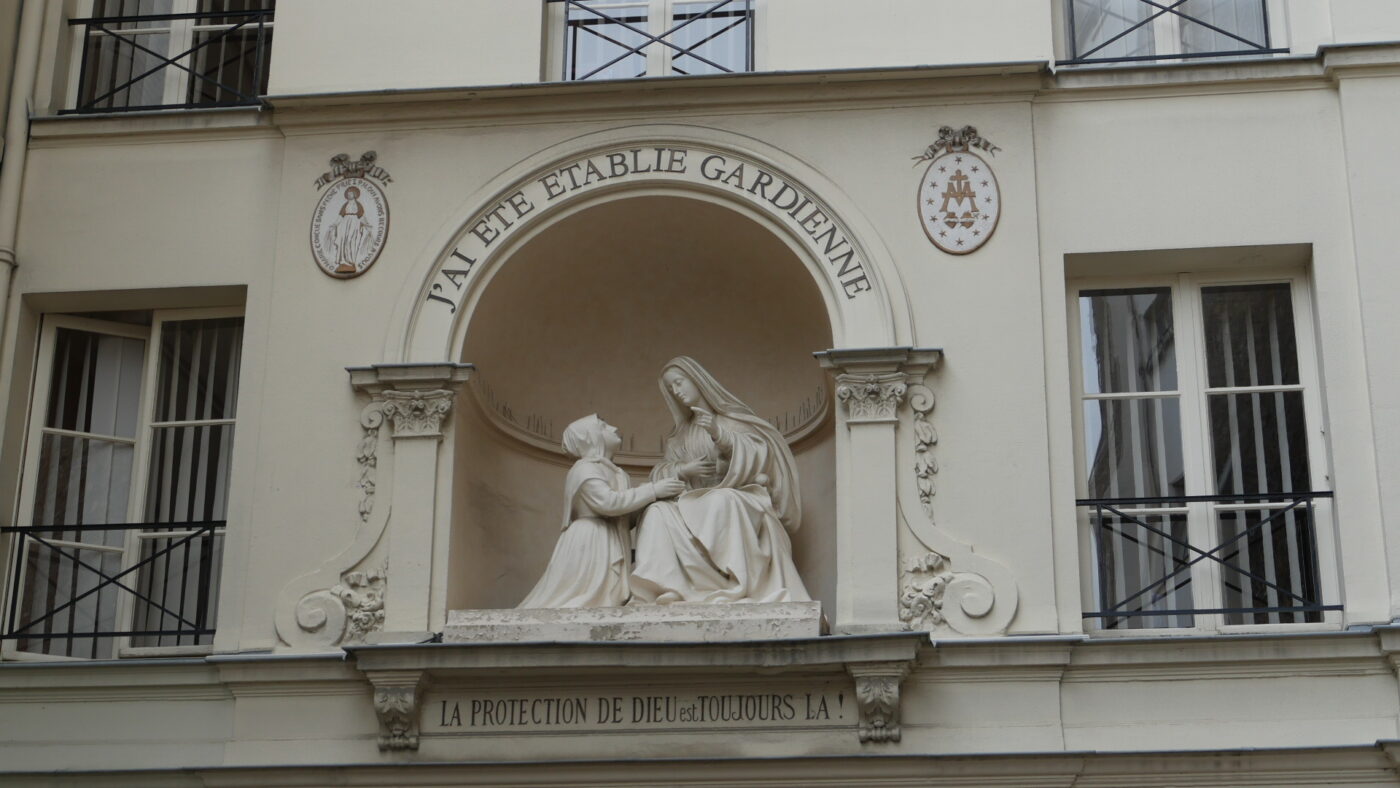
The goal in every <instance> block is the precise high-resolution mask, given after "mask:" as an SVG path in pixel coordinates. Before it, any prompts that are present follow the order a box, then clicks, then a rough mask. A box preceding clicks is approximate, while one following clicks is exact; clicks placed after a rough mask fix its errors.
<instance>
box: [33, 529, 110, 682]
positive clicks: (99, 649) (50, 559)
mask: <svg viewBox="0 0 1400 788" xmlns="http://www.w3.org/2000/svg"><path fill="white" fill-rule="evenodd" d="M40 536H42V537H44V538H46V539H47V538H50V537H49V535H48V534H41V535H40ZM120 570H121V554H120V553H114V552H106V551H99V550H84V549H81V548H72V547H62V548H55V547H49V546H47V545H44V544H41V543H39V542H35V541H32V540H31V539H26V540H25V564H24V573H25V574H24V596H23V602H22V603H21V604H20V610H19V617H18V618H19V620H18V621H17V622H15V626H14V629H15V630H16V633H17V634H24V635H28V636H29V637H24V638H20V639H19V640H18V642H17V648H18V649H19V650H20V651H27V652H31V653H39V654H56V655H62V656H67V657H87V658H89V659H107V658H110V657H112V656H114V654H113V651H112V649H113V645H114V642H113V640H112V639H111V638H99V637H52V636H53V635H73V634H83V633H87V634H92V633H96V632H111V631H113V630H114V629H116V619H117V594H118V592H119V589H117V587H116V586H114V585H111V584H107V585H102V586H101V587H99V585H100V584H101V582H102V577H101V575H107V576H108V577H111V576H113V575H115V574H116V573H117V572H119V571H120ZM99 572H100V573H101V574H99ZM74 600H76V601H74ZM69 603H71V604H69ZM45 636H49V637H45Z"/></svg>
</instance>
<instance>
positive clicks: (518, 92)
mask: <svg viewBox="0 0 1400 788" xmlns="http://www.w3.org/2000/svg"><path fill="white" fill-rule="evenodd" d="M1048 70H1049V64H1048V63H1047V62H1046V61H1043V60H1017V61H1008V62H1004V63H951V64H944V65H914V66H896V67H866V68H845V69H807V70H792V71H749V72H743V73H738V74H705V75H694V76H668V77H646V78H642V79H607V80H603V79H600V80H588V81H586V82H573V81H552V82H514V83H505V84H494V85H452V86H438V87H426V88H381V89H377V90H357V91H339V92H324V93H282V94H276V95H271V96H264V97H263V100H264V101H266V102H267V104H268V105H269V106H271V107H272V108H273V109H276V110H282V109H317V108H324V107H337V106H347V105H354V106H365V105H371V104H380V105H382V104H423V103H434V102H451V101H463V100H467V101H474V102H480V101H488V100H492V99H508V98H531V97H542V96H559V95H585V94H591V95H598V94H608V93H646V94H649V95H664V94H665V93H670V92H684V91H689V90H692V89H696V88H702V89H705V90H707V91H711V90H715V89H719V88H765V87H783V86H789V85H809V84H811V83H813V82H816V83H820V84H823V85H839V84H867V83H872V82H904V83H907V82H926V81H949V80H957V79H967V78H969V77H995V78H1000V79H1002V80H1008V79H1009V80H1012V81H1017V80H1016V78H1017V77H1024V76H1026V75H1039V74H1042V73H1045V72H1047V71H1048ZM1015 89H1016V90H1022V89H1024V87H1023V86H1021V85H1020V84H1019V82H1018V84H1017V86H1016V88H1015Z"/></svg>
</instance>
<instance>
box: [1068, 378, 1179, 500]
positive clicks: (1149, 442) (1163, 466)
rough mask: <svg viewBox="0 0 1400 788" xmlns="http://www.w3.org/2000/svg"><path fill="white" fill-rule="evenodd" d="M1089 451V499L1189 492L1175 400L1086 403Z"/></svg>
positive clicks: (1086, 440)
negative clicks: (1182, 460)
mask: <svg viewBox="0 0 1400 788" xmlns="http://www.w3.org/2000/svg"><path fill="white" fill-rule="evenodd" d="M1084 450H1085V461H1086V463H1087V464H1088V468H1087V470H1088V474H1087V475H1088V480H1089V486H1088V493H1089V497H1090V498H1145V497H1151V496H1162V495H1185V494H1186V481H1185V475H1184V471H1183V469H1182V462H1181V409H1180V404H1179V403H1178V402H1177V400H1175V399H1166V398H1144V399H1120V400H1092V401H1089V402H1085V403H1084Z"/></svg>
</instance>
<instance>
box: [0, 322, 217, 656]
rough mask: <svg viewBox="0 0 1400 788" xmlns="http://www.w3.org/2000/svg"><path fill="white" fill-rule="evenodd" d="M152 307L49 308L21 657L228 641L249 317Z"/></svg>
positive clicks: (13, 595)
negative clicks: (229, 555)
mask: <svg viewBox="0 0 1400 788" xmlns="http://www.w3.org/2000/svg"><path fill="white" fill-rule="evenodd" d="M144 316H145V317H146V318H148V319H149V325H133V324H130V323H116V322H106V321H99V320H92V319H87V318H81V317H72V316H66V315H50V316H47V317H46V318H45V320H44V328H43V331H42V335H41V339H40V348H39V353H40V355H39V359H40V364H39V368H38V370H37V372H36V383H35V387H34V399H33V402H34V405H33V407H32V409H31V414H30V427H29V433H28V440H27V445H26V452H27V454H26V458H25V472H24V478H23V481H22V490H21V509H20V511H21V512H22V514H21V516H20V521H21V522H24V523H26V524H24V525H21V526H19V527H15V528H9V529H6V530H7V531H8V532H9V535H10V537H11V538H10V552H11V560H10V565H9V566H10V573H9V577H10V582H9V583H8V586H9V588H8V589H7V592H8V593H7V596H8V599H7V601H6V607H5V610H6V613H7V615H6V618H5V628H4V640H3V642H4V645H5V649H6V652H7V656H15V655H23V654H42V655H48V656H62V657H86V658H110V657H114V656H118V655H120V654H122V653H133V652H135V653H140V652H141V651H142V650H145V649H152V648H155V649H162V650H168V649H170V648H185V649H188V648H191V647H193V648H196V649H199V648H207V646H208V644H210V643H211V642H212V637H213V633H214V623H215V612H216V611H215V609H216V605H217V601H218V593H219V566H220V561H221V558H222V551H223V530H224V517H225V512H226V511H227V501H228V485H229V463H230V458H231V456H232V448H233V437H234V436H233V432H234V418H235V415H236V411H237V404H238V367H239V356H240V352H241V348H242V334H243V320H242V318H241V317H237V316H233V315H228V314H220V313H216V312H212V311H210V310H201V311H199V312H198V313H188V312H186V313H181V312H165V313H162V312H156V313H155V314H154V315H151V314H150V313H145V314H144Z"/></svg>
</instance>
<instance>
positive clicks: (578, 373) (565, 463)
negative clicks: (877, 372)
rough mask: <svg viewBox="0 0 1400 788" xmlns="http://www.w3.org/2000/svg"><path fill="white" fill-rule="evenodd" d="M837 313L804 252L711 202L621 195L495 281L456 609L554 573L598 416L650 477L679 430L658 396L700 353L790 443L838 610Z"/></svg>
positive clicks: (464, 487)
mask: <svg viewBox="0 0 1400 788" xmlns="http://www.w3.org/2000/svg"><path fill="white" fill-rule="evenodd" d="M832 333H833V332H832V326H831V323H830V320H829V317H828V306H827V303H826V301H825V300H824V297H823V294H822V292H821V291H820V289H819V288H818V286H817V283H816V281H815V280H814V279H813V277H812V275H811V274H810V273H809V271H808V268H807V266H806V264H804V262H803V261H802V260H801V259H800V258H799V257H798V254H797V252H795V251H794V248H793V246H792V244H791V243H790V241H789V240H787V239H785V238H783V237H782V236H780V235H779V234H777V233H775V232H774V231H773V230H772V229H771V228H770V227H768V226H765V225H764V224H762V223H761V222H760V221H759V220H757V219H756V218H753V217H750V216H748V215H745V214H743V213H741V212H739V211H738V210H735V209H734V208H731V207H727V206H726V205H724V204H722V203H721V202H719V201H717V200H713V199H706V198H704V196H703V195H699V194H693V195H689V196H686V195H684V193H682V192H673V193H670V194H664V193H661V194H659V193H655V192H631V193H628V192H621V193H618V194H614V195H611V196H610V198H609V199H605V200H602V201H596V202H592V203H590V204H588V205H587V206H585V207H582V208H580V209H578V210H575V211H573V212H571V213H569V214H567V215H565V216H563V217H562V218H560V219H558V220H557V221H554V222H552V223H550V224H549V225H548V226H547V227H545V228H544V229H542V230H541V231H539V232H538V233H536V234H534V235H533V236H532V237H530V238H529V239H528V240H526V241H525V242H523V243H522V244H520V245H519V246H517V247H516V248H514V249H513V250H511V251H510V253H509V257H508V258H507V259H505V260H503V261H501V263H500V264H499V265H498V266H496V267H495V274H494V276H493V277H492V278H491V280H490V282H489V283H487V284H486V285H485V288H484V290H483V292H482V293H481V295H480V297H479V299H478V300H477V301H476V302H475V305H474V308H473V309H472V311H471V314H470V316H469V318H468V323H467V326H466V332H465V336H464V338H463V342H462V354H461V360H463V361H469V362H471V363H474V364H476V366H477V373H476V375H475V376H474V378H473V380H472V382H471V383H470V384H468V387H467V388H466V389H465V390H464V391H463V392H462V394H461V395H460V396H459V403H458V407H457V408H456V415H455V418H456V419H457V421H456V426H455V429H454V434H453V438H452V440H453V441H454V446H453V451H454V454H455V461H454V463H453V476H454V478H453V483H452V496H453V501H452V506H451V511H452V521H451V539H450V544H451V553H450V557H449V561H448V578H447V607H448V609H464V608H504V607H513V606H514V605H515V604H517V603H518V602H519V601H520V599H522V598H523V597H524V596H525V594H526V593H527V592H528V591H529V590H530V588H531V587H532V586H533V584H534V582H535V581H536V579H537V578H538V577H539V576H540V574H541V572H542V571H543V569H544V566H545V563H546V562H547V560H548V557H549V555H550V552H551V550H552V548H553V545H554V542H555V540H556V539H557V538H558V535H559V528H560V525H561V522H562V516H563V500H562V495H563V492H562V491H563V483H564V475H565V473H566V472H567V470H568V467H569V464H570V459H569V458H568V457H566V456H565V455H564V454H563V453H562V451H561V450H559V449H558V448H557V446H558V441H559V437H560V434H561V433H562V431H563V429H564V427H565V426H567V424H568V423H569V422H570V421H571V420H573V419H575V418H578V417H580V416H585V415H588V414H590V413H594V412H597V413H599V414H600V415H602V416H603V417H604V418H605V419H607V420H608V421H610V422H612V423H614V424H616V425H617V426H618V427H619V428H620V429H621V431H622V434H623V436H624V440H625V443H624V446H623V452H622V455H621V458H620V459H621V460H622V462H623V464H624V467H626V468H627V470H628V471H629V472H630V473H632V475H633V478H634V480H635V481H642V480H645V479H646V477H647V473H648V471H649V467H650V464H651V463H652V462H653V461H654V460H655V458H656V457H657V456H659V454H660V449H661V442H662V440H663V439H664V437H665V435H666V433H667V432H668V431H669V430H670V428H671V426H672V425H671V422H670V416H669V414H668V411H667V409H666V407H665V405H664V403H663V401H662V398H661V397H662V394H661V391H660V390H659V388H658V386H657V377H658V375H659V373H660V370H661V367H662V366H663V364H664V363H665V361H666V360H667V359H670V358H672V357H673V356H676V355H682V354H684V355H690V356H693V357H694V358H696V359H697V360H699V361H700V362H701V363H702V364H704V365H705V366H706V367H707V368H708V369H709V370H710V371H711V372H712V373H714V374H715V376H716V377H717V378H718V379H719V380H721V381H722V382H723V383H724V384H725V385H726V386H727V387H728V388H730V389H731V390H732V391H733V392H734V393H735V394H737V395H738V396H740V397H741V398H742V399H744V400H745V401H746V402H747V403H748V404H749V405H750V407H752V408H753V409H754V410H755V412H756V413H757V414H758V415H760V416H762V417H764V418H767V419H769V420H770V421H772V422H774V423H775V425H776V426H778V427H779V429H780V430H782V431H783V432H784V434H785V435H786V436H787V437H788V439H789V443H790V445H791V446H792V448H793V452H794V455H795V457H796V458H797V462H798V470H799V475H800V479H801V483H802V492H803V525H802V528H801V530H800V531H799V532H798V533H797V534H796V535H795V536H794V557H795V560H796V562H797V565H798V567H799V570H800V571H801V572H802V575H803V578H804V580H805V581H806V583H807V585H808V588H809V590H810V591H811V592H812V594H813V596H814V597H817V598H819V599H821V600H822V601H823V602H824V603H825V605H826V607H827V608H828V609H831V608H832V605H833V604H834V600H835V595H836V576H835V575H836V556H835V545H836V506H835V492H834V491H835V487H836V485H835V478H834V473H835V471H834V468H835V453H836V448H835V436H834V427H833V423H834V419H833V417H832V410H833V409H832V395H831V390H832V387H831V383H830V381H829V379H828V376H827V374H826V373H825V372H824V371H823V370H822V369H821V368H820V367H819V366H818V365H817V364H815V363H814V362H813V360H812V357H811V353H812V351H813V350H817V349H822V348H826V347H830V346H831V344H832Z"/></svg>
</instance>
